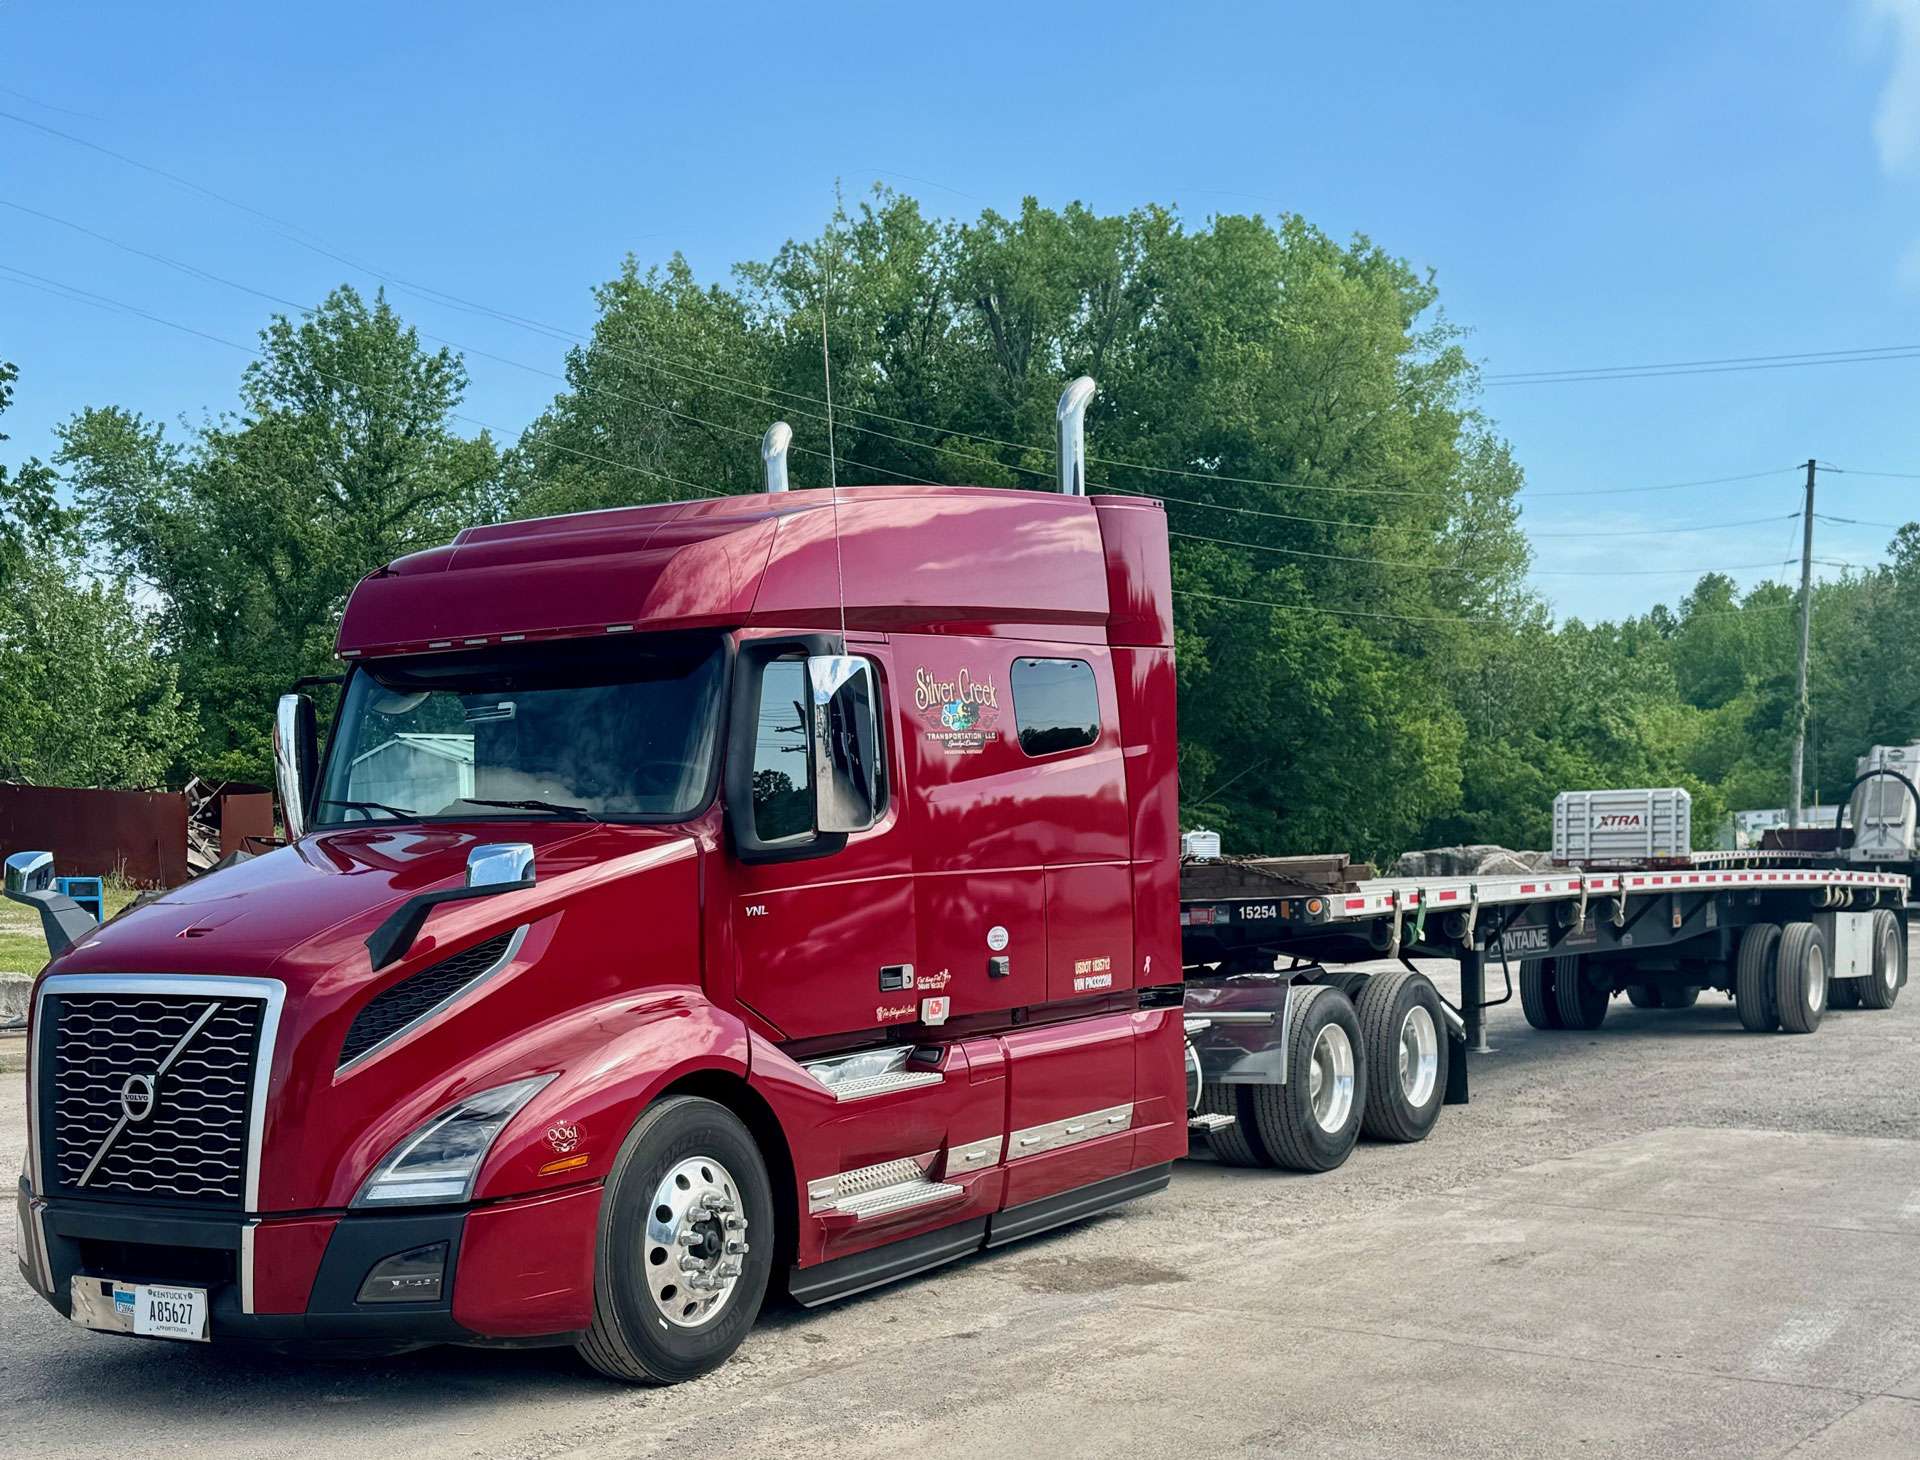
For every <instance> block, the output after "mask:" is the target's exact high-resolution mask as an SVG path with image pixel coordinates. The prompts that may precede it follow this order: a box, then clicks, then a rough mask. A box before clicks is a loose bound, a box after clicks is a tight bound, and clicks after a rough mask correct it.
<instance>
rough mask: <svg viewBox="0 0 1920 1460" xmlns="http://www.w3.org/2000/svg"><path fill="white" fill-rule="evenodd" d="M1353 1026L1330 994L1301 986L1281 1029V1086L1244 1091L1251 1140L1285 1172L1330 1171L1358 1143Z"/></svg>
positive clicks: (1358, 1059)
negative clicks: (1284, 1058) (1284, 1054)
mask: <svg viewBox="0 0 1920 1460" xmlns="http://www.w3.org/2000/svg"><path fill="white" fill-rule="evenodd" d="M1361 1049H1362V1046H1361V1041H1360V1021H1359V1019H1358V1018H1357V1017H1356V1016H1355V1015H1354V1012H1353V1005H1352V1003H1350V1002H1349V1001H1348V999H1347V996H1346V995H1345V994H1343V993H1341V992H1340V990H1338V989H1333V988H1327V987H1325V986H1323V985H1320V984H1308V985H1306V986H1304V987H1297V988H1295V989H1294V991H1293V1021H1292V1027H1291V1028H1289V1029H1288V1031H1287V1083H1286V1084H1284V1085H1249V1086H1247V1087H1246V1092H1247V1100H1246V1103H1247V1105H1248V1106H1249V1107H1251V1113H1252V1115H1253V1135H1254V1137H1255V1139H1256V1140H1257V1141H1258V1142H1259V1144H1260V1145H1261V1146H1263V1147H1265V1149H1266V1151H1267V1154H1268V1155H1270V1156H1271V1157H1272V1158H1273V1164H1274V1165H1276V1166H1281V1167H1284V1168H1286V1169H1287V1170H1289V1171H1331V1170H1332V1169H1333V1168H1334V1167H1336V1166H1338V1165H1339V1164H1340V1163H1341V1162H1343V1161H1345V1160H1346V1159H1347V1156H1348V1154H1349V1153H1350V1152H1351V1151H1352V1150H1353V1143H1354V1142H1355V1141H1357V1140H1358V1139H1359V1138H1360V1116H1361V1112H1362V1111H1363V1110H1365V1109H1366V1105H1367V1066H1366V1063H1365V1061H1364V1059H1363V1058H1362V1054H1361Z"/></svg>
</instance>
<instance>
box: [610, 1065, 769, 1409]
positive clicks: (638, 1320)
mask: <svg viewBox="0 0 1920 1460" xmlns="http://www.w3.org/2000/svg"><path fill="white" fill-rule="evenodd" d="M773 1236H774V1231H773V1196H772V1186H771V1183H770V1182H769V1181H768V1179H767V1167H766V1162H765V1161H764V1160H763V1159H762V1158H761V1155H760V1149H759V1147H758V1146H756V1145H755V1144H754V1140H753V1137H752V1135H751V1134H749V1133H748V1131H747V1128H746V1126H744V1125H743V1124H741V1122H740V1119H739V1117H738V1116H736V1115H735V1114H734V1113H733V1112H732V1111H731V1110H728V1109H727V1108H726V1106H724V1105H721V1104H719V1103H718V1102H716V1101H712V1100H704V1099H700V1098H698V1097H696V1096H691V1095H675V1096H670V1097H669V1098H667V1099H665V1100H662V1101H661V1102H660V1103H659V1104H657V1105H654V1106H651V1107H649V1108H648V1109H647V1110H646V1112H645V1113H644V1114H642V1115H641V1117H640V1119H639V1120H638V1121H636V1122H635V1123H634V1127H633V1130H632V1131H631V1132H630V1133H629V1134H628V1136H627V1139H626V1144H625V1145H623V1146H622V1147H621V1148H620V1154H619V1156H618V1157H617V1158H616V1160H615V1162H614V1168H613V1174H612V1176H611V1177H610V1178H609V1179H608V1182H607V1191H606V1197H605V1199H604V1201H603V1204H602V1206H601V1212H600V1240H599V1252H598V1257H597V1260H596V1262H595V1264H594V1282H593V1326H592V1327H591V1328H589V1329H588V1330H587V1334H586V1337H585V1338H583V1339H582V1340H581V1341H580V1345H579V1349H580V1354H581V1356H582V1357H583V1358H585V1359H586V1361H587V1362H588V1363H589V1364H591V1365H593V1367H594V1368H596V1369H598V1370H599V1371H600V1372H601V1373H603V1374H606V1375H607V1376H609V1377H610V1378H614V1379H621V1380H624V1381H626V1382H628V1383H634V1384H677V1383H679V1382H680V1381H682V1380H683V1379H692V1378H695V1377H697V1376H698V1375H700V1374H704V1373H706V1372H707V1371H708V1370H709V1369H714V1368H718V1367H719V1366H720V1365H721V1364H723V1363H725V1362H726V1360H727V1358H728V1357H729V1356H730V1355H731V1354H732V1353H733V1351H734V1350H735V1349H737V1348H738V1347H740V1343H741V1340H743V1339H744V1338H745V1337H746V1336H747V1330H748V1329H750V1328H752V1327H753V1320H754V1319H755V1318H756V1317H757V1316H758V1315H759V1312H760V1301H761V1299H762V1298H764V1297H765V1296H766V1291H767V1280H768V1277H769V1276H770V1274H771V1272H772V1267H773Z"/></svg>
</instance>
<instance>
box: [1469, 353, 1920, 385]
mask: <svg viewBox="0 0 1920 1460" xmlns="http://www.w3.org/2000/svg"><path fill="white" fill-rule="evenodd" d="M1913 359H1920V345H1885V346H1879V347H1872V348H1860V349H1852V350H1807V351H1800V352H1796V353H1793V354H1786V355H1731V356H1725V357H1722V358H1719V359H1710V360H1673V361H1667V362H1664V363H1660V364H1648V365H1596V366H1574V367H1569V368H1566V369H1561V370H1525V371H1511V372H1508V373H1505V374H1500V375H1488V376H1485V377H1483V378H1482V380H1481V384H1483V385H1569V384H1575V383H1579V382H1584V381H1594V380H1645V379H1650V378H1656V377H1660V376H1669V375H1723V374H1731V373H1736V372H1739V371H1746V370H1796V369H1799V368H1801V367H1803V366H1809V365H1861V364H1875V363H1878V362H1880V361H1885V360H1913Z"/></svg>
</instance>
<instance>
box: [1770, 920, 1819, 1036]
mask: <svg viewBox="0 0 1920 1460" xmlns="http://www.w3.org/2000/svg"><path fill="white" fill-rule="evenodd" d="M1827 972H1828V969H1827V945H1826V943H1825V942H1823V941H1822V940H1821V937H1820V929H1819V928H1818V927H1816V926H1815V925H1814V924H1812V923H1788V924H1787V925H1786V927H1784V928H1782V929H1781V930H1780V959H1779V962H1778V963H1777V964H1776V965H1775V969H1774V979H1773V987H1774V998H1775V999H1776V1000H1777V1001H1778V1003H1779V1008H1780V1027H1781V1028H1782V1029H1784V1030H1786V1031H1787V1033H1789V1034H1811V1033H1813V1031H1814V1030H1816V1029H1818V1028H1819V1027H1820V1016H1821V1015H1823V1014H1825V1013H1826V1012H1827Z"/></svg>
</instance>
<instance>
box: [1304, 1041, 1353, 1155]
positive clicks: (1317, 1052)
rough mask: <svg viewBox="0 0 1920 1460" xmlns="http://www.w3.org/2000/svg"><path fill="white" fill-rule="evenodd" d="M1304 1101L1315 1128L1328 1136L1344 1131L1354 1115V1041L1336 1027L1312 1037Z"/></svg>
mask: <svg viewBox="0 0 1920 1460" xmlns="http://www.w3.org/2000/svg"><path fill="white" fill-rule="evenodd" d="M1307 1099H1308V1102H1309V1103H1310V1104H1311V1105H1312V1107H1313V1120H1314V1124H1315V1125H1317V1126H1319V1127H1320V1129H1321V1130H1323V1131H1325V1132H1327V1133H1328V1134H1329V1135H1332V1134H1334V1133H1336V1132H1338V1131H1339V1130H1341V1129H1342V1128H1344V1127H1345V1125H1346V1123H1347V1117H1348V1116H1349V1115H1351V1114H1352V1113H1353V1041H1352V1040H1350V1039H1348V1038H1347V1031H1346V1030H1344V1029H1342V1028H1341V1027H1340V1026H1339V1025H1338V1024H1328V1025H1326V1026H1325V1027H1324V1028H1322V1029H1321V1031H1320V1033H1319V1034H1318V1035H1316V1036H1315V1037H1314V1041H1313V1057H1312V1058H1311V1059H1310V1060H1309V1061H1308V1064H1307Z"/></svg>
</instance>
